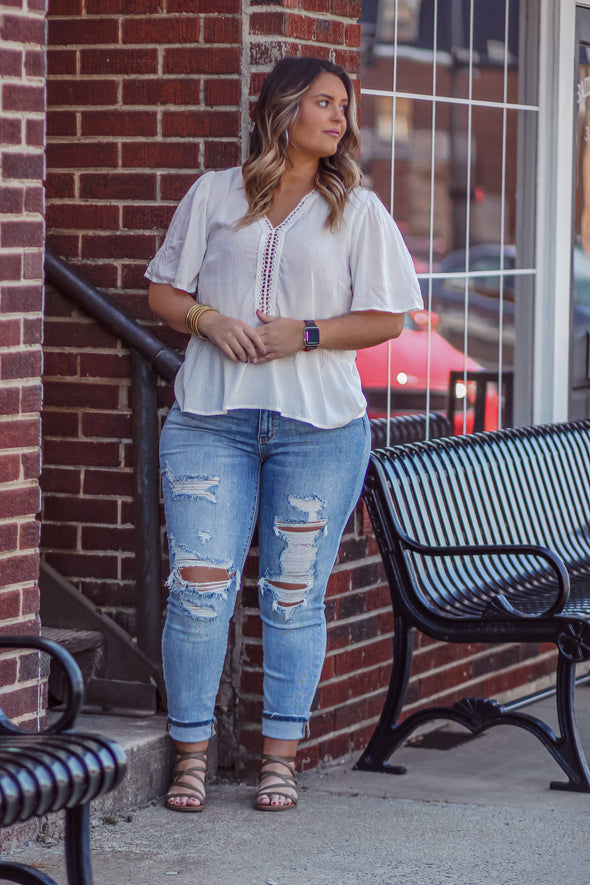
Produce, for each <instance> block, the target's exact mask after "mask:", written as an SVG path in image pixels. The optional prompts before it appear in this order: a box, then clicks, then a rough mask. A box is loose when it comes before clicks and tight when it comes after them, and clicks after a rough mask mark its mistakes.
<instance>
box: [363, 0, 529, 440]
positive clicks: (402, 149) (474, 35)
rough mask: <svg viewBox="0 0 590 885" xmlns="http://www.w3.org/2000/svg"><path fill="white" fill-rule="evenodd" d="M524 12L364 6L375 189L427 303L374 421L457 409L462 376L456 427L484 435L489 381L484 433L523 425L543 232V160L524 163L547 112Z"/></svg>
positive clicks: (404, 340) (469, 6)
mask: <svg viewBox="0 0 590 885" xmlns="http://www.w3.org/2000/svg"><path fill="white" fill-rule="evenodd" d="M524 5H525V0H364V2H363V15H362V24H363V31H362V33H363V68H362V73H361V82H362V115H361V131H362V166H363V173H364V177H365V185H366V186H367V187H370V188H372V189H373V190H374V191H375V192H376V193H377V194H378V195H379V197H380V198H381V200H382V201H383V203H384V204H385V205H386V206H387V208H388V209H389V210H390V211H391V213H392V215H393V217H394V218H395V220H396V222H397V223H398V225H399V227H400V229H401V231H402V234H403V236H404V238H405V241H406V243H407V245H408V248H409V249H410V252H411V254H412V257H413V259H414V264H415V267H416V270H417V272H418V276H419V280H420V285H421V288H422V292H423V296H424V302H425V307H426V312H425V314H424V315H421V316H419V317H417V318H416V317H409V318H408V323H407V324H408V329H407V330H406V331H405V332H404V333H403V335H402V337H401V338H400V339H399V340H398V341H395V342H392V343H391V345H390V346H389V348H388V351H389V354H388V362H389V369H388V367H387V365H384V367H383V385H380V386H379V387H380V388H381V389H376V388H375V385H374V373H373V376H372V381H371V385H368V384H366V385H365V391H366V393H367V397H368V400H369V407H370V413H371V414H373V415H384V414H386V413H387V412H390V413H392V414H395V413H400V412H405V411H413V410H421V411H424V410H425V409H427V410H428V409H430V410H432V409H437V410H441V409H442V410H445V409H446V406H447V402H448V397H449V372H450V371H457V370H462V372H463V379H462V383H461V384H459V387H458V390H457V393H458V394H459V397H460V399H461V403H460V408H459V410H458V416H459V417H458V418H457V420H456V430H457V431H458V432H463V431H469V430H471V429H473V416H474V397H475V395H476V393H477V382H478V380H480V379H482V378H486V379H488V385H487V388H486V389H485V390H484V385H483V384H481V385H480V389H481V390H482V391H483V394H482V395H485V396H486V404H487V408H486V419H485V429H493V428H495V427H497V426H502V425H506V424H509V423H511V420H512V416H511V414H510V413H509V411H510V410H509V409H506V408H505V407H506V405H508V406H510V402H511V396H510V391H509V390H508V387H510V388H511V387H512V385H513V381H514V378H513V375H514V365H515V347H516V345H517V339H516V333H517V323H516V321H515V313H516V312H515V300H516V299H518V298H519V294H518V293H519V291H521V290H524V288H526V287H527V286H528V288H529V290H532V289H531V287H532V286H533V283H534V273H535V269H534V266H531V256H532V255H533V251H534V250H533V249H532V247H531V241H530V240H531V238H532V236H533V234H532V231H533V229H534V225H533V224H529V225H528V226H527V225H522V224H519V218H518V202H519V194H521V192H522V188H523V187H524V184H523V182H521V181H519V176H520V177H521V178H522V177H523V175H526V174H530V170H531V168H534V157H533V158H530V159H531V160H532V166H531V163H529V164H528V166H527V164H526V163H522V162H519V157H520V160H522V145H521V144H519V142H522V139H523V133H524V132H525V131H526V133H527V144H529V145H530V144H531V143H533V144H534V143H535V139H534V137H532V138H531V129H533V130H534V127H536V120H537V111H538V108H537V105H536V95H535V96H534V101H533V102H531V97H530V96H529V95H525V94H524V93H525V87H524V81H525V79H527V78H525V77H523V76H522V69H523V55H524V52H523V50H522V46H523V45H525V41H524V34H523V33H521V30H522V29H521V24H520V23H521V14H522V7H523V6H524ZM531 37H534V35H530V34H529V35H527V39H530V38H531ZM528 80H530V78H528ZM527 88H529V89H530V86H527ZM519 151H520V154H519ZM527 168H528V170H529V172H528V173H527V171H526V170H527ZM523 170H524V172H523ZM523 237H526V238H527V239H528V242H526V243H524V242H523V239H522V238H523ZM383 352H384V353H385V351H384V349H383ZM365 359H368V357H367V356H366V355H363V354H360V355H359V363H358V364H359V370H360V372H361V377H362V376H363V361H364V360H365ZM384 359H385V357H384ZM477 372H480V373H484V374H482V375H480V378H479V379H476V380H473V378H474V373H477ZM384 403H385V405H384ZM500 406H503V407H504V408H500Z"/></svg>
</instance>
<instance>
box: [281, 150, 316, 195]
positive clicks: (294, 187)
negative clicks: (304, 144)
mask: <svg viewBox="0 0 590 885" xmlns="http://www.w3.org/2000/svg"><path fill="white" fill-rule="evenodd" d="M289 158H290V160H291V164H290V165H288V166H287V168H286V169H285V171H284V172H283V175H282V177H281V181H280V184H279V187H278V189H279V190H284V191H299V192H302V193H307V192H308V191H310V190H313V188H314V187H315V183H316V180H317V175H318V169H319V162H318V161H317V159H315V158H313V159H312V158H309V159H308V158H303V157H298V156H297V152H296V151H292V152H291V153H290V157H289Z"/></svg>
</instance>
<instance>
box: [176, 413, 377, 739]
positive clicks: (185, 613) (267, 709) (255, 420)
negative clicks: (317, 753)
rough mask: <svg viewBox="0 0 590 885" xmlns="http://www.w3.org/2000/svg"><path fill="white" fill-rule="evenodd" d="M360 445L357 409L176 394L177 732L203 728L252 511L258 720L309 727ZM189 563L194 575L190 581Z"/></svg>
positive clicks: (357, 480) (362, 424)
mask: <svg viewBox="0 0 590 885" xmlns="http://www.w3.org/2000/svg"><path fill="white" fill-rule="evenodd" d="M369 451H370V429H369V423H368V420H367V418H366V417H362V418H358V419H356V420H354V421H351V422H350V423H349V424H347V425H345V426H344V427H339V428H336V429H330V430H321V429H319V428H317V427H313V426H312V425H310V424H305V423H303V422H301V421H295V420H292V419H290V418H284V417H282V416H281V415H280V414H278V413H277V412H268V411H265V410H262V411H258V410H248V409H238V410H235V411H231V412H228V413H227V414H225V415H210V416H200V415H191V414H187V413H185V414H183V413H182V412H181V411H180V409H179V407H178V405H177V404H175V405H174V406H173V408H172V409H171V411H170V413H169V415H168V418H167V420H166V424H165V426H164V429H163V431H162V437H161V442H160V466H161V471H162V481H163V489H164V503H165V508H166V522H167V529H168V546H169V549H170V566H171V571H170V578H169V580H168V588H169V591H170V594H169V598H168V614H167V618H166V625H165V628H164V635H163V640H162V649H163V661H164V677H165V680H166V688H167V693H168V713H169V716H168V728H169V733H170V735H171V737H173V738H174V740H177V741H183V742H187V743H188V742H197V741H204V740H207V739H208V738H209V737H210V736H211V734H212V731H213V723H214V709H215V699H216V695H217V690H218V687H219V681H220V679H221V673H222V669H223V664H224V659H225V652H226V647H227V638H228V629H229V622H230V619H231V616H232V614H233V610H234V606H235V602H236V596H237V593H238V590H239V588H240V582H241V576H242V570H243V567H244V562H245V559H246V556H247V554H248V550H249V547H250V542H251V540H252V534H253V531H254V526H255V524H256V521H257V520H258V538H259V549H260V560H259V561H260V580H259V603H260V614H261V618H262V637H263V656H264V658H263V660H264V712H263V723H262V733H263V735H265V736H267V737H270V738H279V739H282V740H298V739H299V738H301V737H304V736H306V735H307V734H308V730H309V726H308V722H309V717H310V708H311V704H312V701H313V697H314V694H315V691H316V688H317V685H318V682H319V679H320V673H321V670H322V666H323V662H324V656H325V650H326V619H325V614H324V595H325V591H326V585H327V582H328V578H329V576H330V572H331V570H332V567H333V565H334V561H335V559H336V556H337V554H338V547H339V544H340V538H341V536H342V533H343V531H344V528H345V526H346V523H347V521H348V518H349V516H350V514H351V513H352V511H353V509H354V506H355V504H356V502H357V500H358V498H359V495H360V493H361V490H362V485H363V480H364V476H365V471H366V467H367V461H368V457H369ZM195 566H197V567H199V579H200V580H197V581H195V579H194V578H193V580H192V581H191V580H190V577H191V576H192V575H191V569H192V570H194V568H195ZM208 571H210V572H211V574H210V576H209V575H208V574H207V572H208ZM187 572H188V575H187V574H186V573H187ZM193 574H194V571H193ZM209 577H210V580H209ZM187 578H189V579H187Z"/></svg>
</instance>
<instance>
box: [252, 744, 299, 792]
mask: <svg viewBox="0 0 590 885" xmlns="http://www.w3.org/2000/svg"><path fill="white" fill-rule="evenodd" d="M269 765H282V766H284V767H285V768H286V769H287V771H288V774H282V773H281V772H280V771H265V768H268V766H269ZM260 779H261V780H263V781H267V783H265V784H264V786H263V785H262V784H261V785H260V786H259V788H258V791H257V793H256V799H257V800H258V799H260V797H261V796H271V795H273V796H284V797H285V799H291V800H292V802H295V803H296V802H297V789H296V787H297V774H296V772H295V757H294V756H293V757H291V758H285V757H282V756H272V755H270V754H268V753H264V754H263V755H262V765H261V771H260ZM285 787H286V788H287V789H285Z"/></svg>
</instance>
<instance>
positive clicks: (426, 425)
mask: <svg viewBox="0 0 590 885" xmlns="http://www.w3.org/2000/svg"><path fill="white" fill-rule="evenodd" d="M370 424H371V446H372V448H374V449H379V448H383V446H387V445H389V446H401V445H404V443H411V442H421V441H422V440H423V439H426V435H427V431H428V438H429V439H437V438H438V437H439V436H449V434H451V433H452V432H453V430H452V427H453V425H452V423H451V421H450V420H449V419H448V418H447V416H446V415H445V414H443V413H442V412H430V414H429V415H426V414H422V413H418V414H412V415H394V416H393V417H392V418H389V420H388V419H387V418H371V421H370ZM388 428H389V439H388V436H387V431H388Z"/></svg>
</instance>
